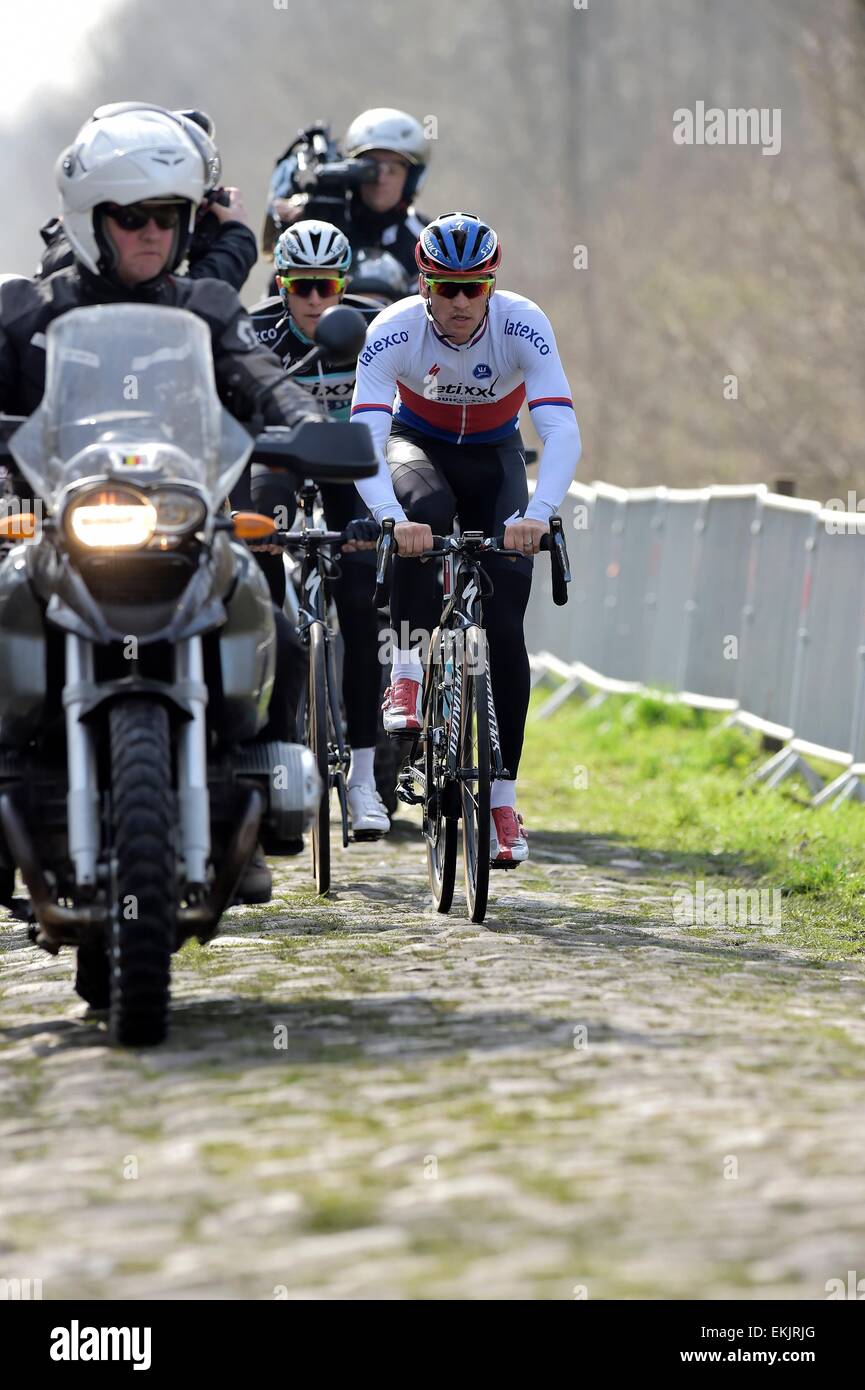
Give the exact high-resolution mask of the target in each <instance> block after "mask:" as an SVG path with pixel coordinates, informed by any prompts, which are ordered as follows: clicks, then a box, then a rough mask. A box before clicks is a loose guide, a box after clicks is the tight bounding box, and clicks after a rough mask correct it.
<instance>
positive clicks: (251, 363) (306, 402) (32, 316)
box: [0, 265, 323, 425]
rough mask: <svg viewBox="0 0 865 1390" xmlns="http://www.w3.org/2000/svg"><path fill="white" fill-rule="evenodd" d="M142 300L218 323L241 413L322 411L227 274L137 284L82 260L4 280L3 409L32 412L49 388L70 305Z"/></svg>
mask: <svg viewBox="0 0 865 1390" xmlns="http://www.w3.org/2000/svg"><path fill="white" fill-rule="evenodd" d="M112 303H115V304H116V303H140V304H155V305H165V306H166V307H168V308H178V309H187V310H189V311H190V312H191V313H193V314H198V316H199V317H200V318H203V319H204V321H205V323H206V324H207V326H208V328H209V329H210V334H211V342H212V345H213V366H214V373H215V377H216V388H217V391H218V392H219V396H220V399H221V401H222V403H223V405H224V406H226V408H227V409H228V410H230V411H231V413H232V415H234V416H235V418H236V419H238V420H242V421H243V420H251V419H252V418H253V416H258V415H260V416H261V417H262V418H263V420H264V423H265V424H268V425H281V424H286V425H293V424H295V423H296V422H297V421H299V420H302V419H322V418H323V412H322V410H321V408H320V407H319V406H318V404H317V403H316V402H315V401H313V400H312V399H311V397H310V396H309V395H308V394H307V393H306V392H305V391H304V390H303V389H302V387H300V386H296V385H295V384H294V383H293V382H292V381H290V380H287V379H286V377H285V373H284V371H283V367H282V363H281V362H280V360H279V358H278V357H276V356H275V355H274V354H273V353H272V352H269V351H268V350H267V349H266V348H264V347H262V346H261V344H260V343H259V342H258V339H257V337H256V335H255V330H254V329H253V326H252V323H251V321H250V319H249V316H248V314H247V313H246V310H245V309H244V307H243V305H242V304H241V302H240V299H239V298H238V296H237V292H236V291H235V290H233V289H231V287H230V286H229V285H226V284H224V283H223V282H222V281H219V280H190V279H188V278H185V277H183V278H181V277H176V276H173V275H161V276H158V277H156V278H155V279H153V280H148V281H147V282H146V283H145V284H143V285H139V286H136V287H135V288H134V289H129V288H124V287H121V286H119V285H114V284H113V283H111V282H110V281H108V280H106V279H104V278H103V277H102V276H98V275H92V274H91V273H90V271H88V270H85V269H84V268H83V267H82V266H79V265H72V266H67V267H66V268H65V269H63V270H58V271H55V273H54V274H53V275H49V276H48V278H47V279H45V280H24V279H16V280H10V281H7V282H6V283H5V284H3V285H2V286H0V411H3V412H5V413H7V414H10V415H29V414H31V412H32V411H34V410H35V409H36V407H37V405H38V404H39V402H40V401H41V399H42V394H43V391H44V389H45V333H46V330H47V328H48V325H49V324H50V323H51V322H52V321H53V320H54V319H56V318H58V317H59V316H60V315H61V314H65V313H68V311H69V310H70V309H77V308H81V307H84V306H86V305H91V304H112Z"/></svg>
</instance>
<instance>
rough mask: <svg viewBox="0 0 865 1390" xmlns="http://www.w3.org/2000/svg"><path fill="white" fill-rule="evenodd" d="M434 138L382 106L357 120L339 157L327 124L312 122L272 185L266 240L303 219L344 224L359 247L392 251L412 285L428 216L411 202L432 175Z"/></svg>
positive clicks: (268, 244) (269, 246)
mask: <svg viewBox="0 0 865 1390" xmlns="http://www.w3.org/2000/svg"><path fill="white" fill-rule="evenodd" d="M428 158H429V141H428V140H427V139H426V136H425V135H424V130H423V126H422V125H421V124H420V121H417V120H415V118H414V117H413V116H409V115H408V114H407V113H406V112H405V111H395V110H394V109H393V108H392V107H376V108H375V109H373V110H371V111H364V112H363V113H362V114H361V115H360V116H358V117H356V119H355V120H353V121H352V123H351V125H350V126H349V128H348V131H347V133H346V137H345V158H342V157H341V156H340V153H339V150H338V149H337V146H336V144H335V142H334V141H333V140H332V139H331V138H330V133H329V129H328V127H327V126H324V125H315V126H310V127H309V129H308V130H305V131H302V132H301V133H300V135H299V136H298V138H297V140H295V141H294V143H293V144H292V145H290V146H289V148H288V149H287V150H286V151H285V153H284V154H283V155H282V156H281V158H280V159H279V160H278V162H277V165H276V169H275V170H274V174H273V177H272V179H271V182H270V190H269V193H268V210H267V217H266V219H265V225H264V233H263V244H264V250H265V251H266V252H267V253H272V251H273V247H274V245H275V244H276V240H277V238H278V236H279V235H280V233H281V232H283V231H284V230H285V228H286V227H288V226H290V225H291V224H292V223H293V222H296V221H298V220H299V219H301V218H304V219H307V218H317V219H320V220H322V221H327V222H330V223H332V224H333V225H334V226H336V227H339V229H340V231H342V232H344V233H345V235H346V236H347V237H348V240H349V243H350V245H351V248H352V250H353V251H359V250H361V249H365V248H370V247H380V248H382V249H383V250H386V251H389V252H390V254H391V255H392V256H393V257H394V258H395V260H397V261H398V262H399V264H400V265H401V266H402V267H403V269H404V270H405V271H406V273H407V274H408V275H409V276H410V279H411V284H412V286H413V285H414V282H415V279H416V277H417V266H416V264H415V259H414V249H415V245H416V244H417V239H418V237H419V236H420V233H421V231H422V230H423V228H424V226H425V225H426V222H427V219H426V218H425V216H424V214H423V213H418V212H416V211H415V209H414V205H413V199H414V196H415V194H416V193H417V192H418V190H419V189H420V187H421V186H422V184H423V181H424V179H425V177H426V166H427V161H428Z"/></svg>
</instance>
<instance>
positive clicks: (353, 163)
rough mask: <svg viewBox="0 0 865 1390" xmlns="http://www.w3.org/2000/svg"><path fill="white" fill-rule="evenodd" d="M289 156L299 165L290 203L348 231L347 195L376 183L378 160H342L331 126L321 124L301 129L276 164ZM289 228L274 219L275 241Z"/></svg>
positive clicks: (267, 239)
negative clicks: (298, 205) (364, 185)
mask: <svg viewBox="0 0 865 1390" xmlns="http://www.w3.org/2000/svg"><path fill="white" fill-rule="evenodd" d="M290 155H293V156H294V160H295V165H296V167H295V169H294V172H293V175H292V195H291V198H290V201H291V202H295V201H297V202H298V203H300V204H301V206H302V209H303V211H302V214H301V215H302V216H303V217H317V218H320V219H321V220H322V221H324V222H332V223H333V224H334V225H335V226H337V227H339V228H340V229H341V230H345V228H346V225H347V205H348V196H349V194H350V193H352V192H353V191H354V190H355V189H357V188H360V187H361V186H362V185H363V184H365V183H375V180H376V178H377V177H378V170H377V168H376V164H375V161H374V160H372V159H343V157H342V155H341V153H340V150H339V147H338V146H337V143H336V141H335V140H334V139H333V138H332V136H331V133H330V126H329V125H324V124H322V123H321V122H318V123H317V124H316V125H312V126H309V127H308V128H307V129H306V130H302V131H301V132H300V134H299V135H298V137H297V139H296V140H294V141H293V142H292V143H291V144H290V145H289V147H288V149H287V150H285V151H283V153H282V154H281V155H280V156H279V159H278V160H277V164H281V163H282V161H283V160H284V159H288V157H289V156H290ZM268 221H270V218H268ZM288 225H289V224H288V223H282V222H281V221H279V220H278V219H275V220H274V221H273V223H272V235H273V240H275V238H276V237H278V236H279V233H280V232H281V231H283V230H284V228H285V226H288ZM268 230H269V229H268V228H267V227H266V228H265V236H264V241H265V250H268V249H270V248H269V247H268V244H267V243H268V241H270V239H271V238H270V237H269V236H268Z"/></svg>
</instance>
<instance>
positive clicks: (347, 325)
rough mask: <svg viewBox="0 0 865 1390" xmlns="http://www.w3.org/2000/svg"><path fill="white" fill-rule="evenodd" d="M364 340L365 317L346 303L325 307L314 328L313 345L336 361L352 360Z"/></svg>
mask: <svg viewBox="0 0 865 1390" xmlns="http://www.w3.org/2000/svg"><path fill="white" fill-rule="evenodd" d="M365 342H366V319H365V318H364V316H363V314H361V313H360V312H359V310H357V309H351V308H349V306H348V305H347V304H334V305H333V307H332V308H330V309H325V311H324V313H323V314H322V316H321V318H320V319H319V321H318V327H317V328H316V330H315V345H316V347H318V348H323V349H324V351H325V353H326V354H327V356H328V357H332V358H333V359H334V360H335V361H336V362H353V361H354V360H355V359H356V358H357V355H358V353H359V352H361V351H362V349H363V345H364V343H365Z"/></svg>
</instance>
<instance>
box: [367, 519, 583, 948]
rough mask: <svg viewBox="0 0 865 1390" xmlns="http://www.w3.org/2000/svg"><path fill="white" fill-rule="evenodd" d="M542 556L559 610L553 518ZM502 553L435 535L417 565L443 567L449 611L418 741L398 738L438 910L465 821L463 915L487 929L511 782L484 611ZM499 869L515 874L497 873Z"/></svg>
mask: <svg viewBox="0 0 865 1390" xmlns="http://www.w3.org/2000/svg"><path fill="white" fill-rule="evenodd" d="M393 526H394V523H393V522H392V521H386V522H384V523H383V526H382V537H381V540H380V542H379V551H378V569H377V574H376V603H381V602H383V601H384V599H385V598H386V595H387V593H388V590H389V580H390V567H391V564H392V560H393V556H394V554H395V553H398V552H397V546H396V541H395V538H394V535H393ZM541 549H542V550H548V551H549V552H550V563H551V565H552V581H553V602H554V603H556V604H559V605H561V604H563V603H566V602H567V598H568V593H567V585H568V584H569V583H570V579H571V575H570V567H569V561H568V552H567V547H566V545H565V537H564V530H563V527H562V521H561V518H560V517H558V516H553V517H551V518H550V530H549V534H548V535H546V536H544V537H543V539H542V541H541ZM494 551H502V552H503V553H504V554H506V555H510V554H513V552H512V551H507V550H505V546H504V536H493V537H490V536H486V537H485V536H484V535H483V533H482V532H481V531H464V532H463V533H462V534H461V535H459V536H457V535H453V536H433V548H432V549H431V550H426V551H424V552H423V555H419V556H416V557H413V558H416V559H429V558H431V557H438V558H440V559H441V560H442V561H443V572H442V580H443V589H444V607H443V609H442V615H441V618H440V620H439V625H438V627H437V628H436V629H435V631H434V632H433V634H432V637H431V640H430V650H429V655H428V658H427V663H426V671H425V673H424V685H423V705H422V709H423V718H422V725H421V730H420V732H419V733H412V734H409V735H393V737H397V738H403V739H405V740H406V741H407V743H408V749H407V751H406V755H405V759H404V764H403V768H402V771H401V772H400V776H399V784H398V794H399V796H400V798H401V800H403V801H405V802H408V803H409V804H413V805H419V806H421V807H422V808H423V834H424V838H425V840H426V850H427V867H428V871H429V881H430V889H431V891H432V898H433V902H434V904H435V906H436V909H437V910H438V911H439V912H449V911H450V908H451V905H452V903H453V896H454V885H455V881H456V862H457V824H458V822H459V821H462V831H463V835H462V838H463V866H464V877H465V891H466V907H467V911H468V916H469V918H470V919H471V921H472V922H482V921H483V920H484V917H485V915H486V910H487V898H488V895H489V877H490V868H491V867H492V864H491V859H490V784H491V782H492V781H493V780H495V778H497V777H506V776H507V775H508V771H507V769H506V768H505V767H504V766H503V763H502V753H501V744H500V742H499V729H498V721H497V719H496V708H495V701H494V700H493V692H492V685H491V682H490V674H489V661H488V657H487V643H486V631H485V628H484V620H483V602H484V599H485V598H489V597H490V596H491V594H492V581H491V579H490V577H489V575H488V574H487V573H486V571H485V570H484V568H483V565H482V563H481V561H482V558H483V556H484V555H488V554H490V553H491V552H494ZM495 867H496V868H511V867H514V865H511V864H501V865H499V864H497V865H495Z"/></svg>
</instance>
